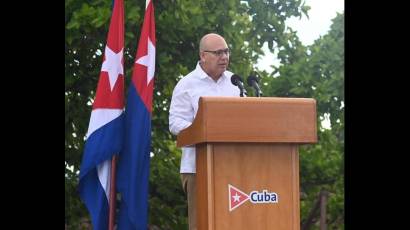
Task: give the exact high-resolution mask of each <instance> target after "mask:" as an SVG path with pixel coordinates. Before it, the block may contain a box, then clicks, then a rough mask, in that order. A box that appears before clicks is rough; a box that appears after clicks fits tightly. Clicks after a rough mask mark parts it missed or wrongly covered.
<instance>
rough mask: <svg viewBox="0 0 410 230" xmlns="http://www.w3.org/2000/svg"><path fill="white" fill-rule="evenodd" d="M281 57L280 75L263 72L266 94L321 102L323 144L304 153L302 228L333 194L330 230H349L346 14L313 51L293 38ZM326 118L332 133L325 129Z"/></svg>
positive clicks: (293, 36) (304, 150)
mask: <svg viewBox="0 0 410 230" xmlns="http://www.w3.org/2000/svg"><path fill="white" fill-rule="evenodd" d="M278 57H279V59H280V63H281V64H280V66H279V67H276V68H275V71H273V72H272V73H270V74H269V76H268V74H267V73H264V72H262V75H263V76H265V77H264V78H263V79H264V84H263V88H264V92H265V93H267V95H270V96H278V97H307V98H314V99H316V102H317V113H318V117H319V119H318V127H319V129H318V137H319V142H318V143H317V144H315V145H308V146H302V148H301V149H300V175H301V180H300V181H301V191H302V193H303V194H304V196H303V199H302V201H301V217H302V222H303V221H306V218H307V216H308V214H309V212H310V210H311V209H312V206H313V205H314V203H315V202H316V199H317V197H318V193H319V192H320V190H325V191H328V192H330V195H329V200H328V206H327V207H328V209H327V211H328V215H327V221H328V224H329V226H328V229H344V208H343V205H344V176H343V175H344V14H338V15H337V16H336V17H335V18H334V19H333V24H332V26H331V28H330V31H329V32H328V34H327V35H325V36H323V37H321V38H320V39H318V40H316V41H315V42H314V44H313V45H311V46H308V47H305V46H303V45H302V44H301V42H300V41H299V40H298V38H297V36H296V33H294V32H291V33H289V37H288V44H286V45H285V46H284V47H283V48H281V49H279V52H278ZM325 118H327V119H328V120H329V121H330V125H331V128H330V129H327V128H325V127H322V121H323V120H325ZM316 216H317V217H318V214H317V215H316ZM315 220H317V218H316V219H315ZM317 224H318V222H316V226H314V227H315V228H317V229H319V228H318V226H317ZM312 229H313V228H312Z"/></svg>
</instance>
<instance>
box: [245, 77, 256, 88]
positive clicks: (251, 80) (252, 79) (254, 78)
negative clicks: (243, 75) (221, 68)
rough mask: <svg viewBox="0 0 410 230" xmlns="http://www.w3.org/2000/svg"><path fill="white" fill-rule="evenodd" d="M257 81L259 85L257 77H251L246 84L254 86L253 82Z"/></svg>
mask: <svg viewBox="0 0 410 230" xmlns="http://www.w3.org/2000/svg"><path fill="white" fill-rule="evenodd" d="M253 81H256V83H259V79H258V78H257V77H256V76H253V75H250V76H249V77H248V79H247V80H246V82H247V83H248V85H249V86H252V82H253Z"/></svg>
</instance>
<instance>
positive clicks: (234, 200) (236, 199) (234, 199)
mask: <svg viewBox="0 0 410 230" xmlns="http://www.w3.org/2000/svg"><path fill="white" fill-rule="evenodd" d="M232 197H233V202H236V201H238V202H239V198H240V197H241V196H239V195H238V193H235V196H232Z"/></svg>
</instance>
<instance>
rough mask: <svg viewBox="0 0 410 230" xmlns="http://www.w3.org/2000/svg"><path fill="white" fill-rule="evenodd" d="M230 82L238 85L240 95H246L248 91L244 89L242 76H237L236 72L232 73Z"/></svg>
mask: <svg viewBox="0 0 410 230" xmlns="http://www.w3.org/2000/svg"><path fill="white" fill-rule="evenodd" d="M231 82H232V84H233V85H235V86H238V87H239V90H240V91H241V94H240V96H241V97H243V95H245V96H247V95H248V92H246V89H245V87H244V86H243V81H242V78H241V77H239V75H237V74H234V75H232V77H231Z"/></svg>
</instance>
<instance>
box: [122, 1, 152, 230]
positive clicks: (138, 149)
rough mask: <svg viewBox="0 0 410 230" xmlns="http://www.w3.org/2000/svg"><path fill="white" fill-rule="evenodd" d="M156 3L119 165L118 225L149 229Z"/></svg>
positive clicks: (147, 19)
mask: <svg viewBox="0 0 410 230" xmlns="http://www.w3.org/2000/svg"><path fill="white" fill-rule="evenodd" d="M155 44H156V39H155V20H154V6H153V2H152V1H151V0H147V2H146V8H145V15H144V22H143V25H142V29H141V35H140V40H139V43H138V49H137V54H136V57H135V62H134V67H133V74H132V80H131V84H130V86H129V89H128V96H127V105H126V108H125V117H124V119H125V127H124V129H125V132H124V145H123V149H122V151H121V153H120V157H119V160H118V166H117V190H118V192H119V193H120V194H121V202H120V204H119V208H120V211H119V216H118V229H119V230H128V229H130V230H131V229H138V230H140V229H141V230H142V229H143V230H146V229H147V220H148V177H149V161H150V152H151V113H152V94H153V86H154V73H155Z"/></svg>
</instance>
